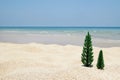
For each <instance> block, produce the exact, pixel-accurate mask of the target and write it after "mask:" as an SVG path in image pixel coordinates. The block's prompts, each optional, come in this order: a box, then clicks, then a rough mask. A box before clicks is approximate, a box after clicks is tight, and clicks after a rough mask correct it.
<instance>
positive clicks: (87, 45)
mask: <svg viewBox="0 0 120 80" xmlns="http://www.w3.org/2000/svg"><path fill="white" fill-rule="evenodd" d="M92 50H93V48H92V41H91V35H90V34H89V32H88V33H87V35H86V37H85V41H84V47H83V52H82V57H81V61H82V63H83V64H84V66H86V67H91V66H92V62H93V52H92Z"/></svg>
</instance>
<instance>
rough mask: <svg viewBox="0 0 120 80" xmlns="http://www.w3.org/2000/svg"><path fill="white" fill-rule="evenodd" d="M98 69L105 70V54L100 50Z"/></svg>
mask: <svg viewBox="0 0 120 80" xmlns="http://www.w3.org/2000/svg"><path fill="white" fill-rule="evenodd" d="M96 66H97V68H98V69H104V59H103V52H102V50H100V52H99V56H98V61H97V65H96Z"/></svg>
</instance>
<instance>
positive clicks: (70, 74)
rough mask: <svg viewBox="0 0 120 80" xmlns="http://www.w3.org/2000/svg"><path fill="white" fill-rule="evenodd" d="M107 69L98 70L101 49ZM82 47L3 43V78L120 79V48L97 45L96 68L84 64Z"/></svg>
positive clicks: (0, 61) (0, 53)
mask: <svg viewBox="0 0 120 80" xmlns="http://www.w3.org/2000/svg"><path fill="white" fill-rule="evenodd" d="M100 49H102V50H103V52H104V59H105V69H104V70H98V69H96V62H97V56H98V52H99V50H100ZM81 52H82V47H80V46H72V45H66V46H61V45H44V44H37V43H31V44H12V43H0V80H120V47H111V48H98V47H94V58H95V60H94V62H93V65H94V66H93V67H92V68H87V67H83V66H82V63H81Z"/></svg>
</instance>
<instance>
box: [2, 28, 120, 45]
mask: <svg viewBox="0 0 120 80" xmlns="http://www.w3.org/2000/svg"><path fill="white" fill-rule="evenodd" d="M87 32H89V33H90V35H91V37H92V44H93V46H97V47H120V27H75V26H72V27H71V26H70V27H69V26H67V27H60V26H59V27H58V26H57V27H51V26H49V27H42V26H25V27H24V26H14V27H12V26H0V42H6V43H7V42H8V43H20V44H23V43H40V44H59V45H77V46H83V44H84V39H85V36H86V34H87Z"/></svg>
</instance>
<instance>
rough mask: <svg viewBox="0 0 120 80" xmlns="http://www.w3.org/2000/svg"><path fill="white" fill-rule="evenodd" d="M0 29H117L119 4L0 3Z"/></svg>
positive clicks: (69, 0)
mask: <svg viewBox="0 0 120 80" xmlns="http://www.w3.org/2000/svg"><path fill="white" fill-rule="evenodd" d="M0 26H120V0H0Z"/></svg>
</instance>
